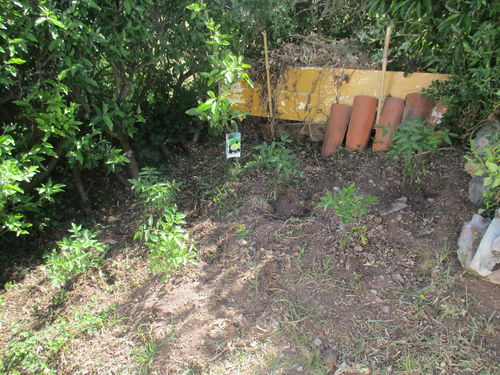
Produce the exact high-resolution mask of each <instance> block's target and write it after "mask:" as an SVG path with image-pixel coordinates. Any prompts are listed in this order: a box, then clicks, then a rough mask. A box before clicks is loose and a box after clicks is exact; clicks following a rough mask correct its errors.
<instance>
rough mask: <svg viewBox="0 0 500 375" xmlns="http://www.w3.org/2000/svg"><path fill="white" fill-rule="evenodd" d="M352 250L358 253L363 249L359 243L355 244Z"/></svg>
mask: <svg viewBox="0 0 500 375" xmlns="http://www.w3.org/2000/svg"><path fill="white" fill-rule="evenodd" d="M354 250H355V251H357V252H358V253H361V252H362V251H363V247H362V246H361V245H356V246H354Z"/></svg>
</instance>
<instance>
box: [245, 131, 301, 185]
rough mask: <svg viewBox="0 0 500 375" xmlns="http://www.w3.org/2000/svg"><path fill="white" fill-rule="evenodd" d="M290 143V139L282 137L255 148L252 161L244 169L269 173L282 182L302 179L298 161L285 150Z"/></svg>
mask: <svg viewBox="0 0 500 375" xmlns="http://www.w3.org/2000/svg"><path fill="white" fill-rule="evenodd" d="M290 143H292V140H291V139H289V138H288V137H287V136H282V137H281V138H280V140H279V141H273V142H272V143H271V144H268V143H263V144H262V145H259V146H256V147H255V149H256V150H257V151H258V152H257V153H256V154H254V155H252V160H251V161H249V162H248V163H247V164H246V166H245V167H246V168H250V167H255V168H257V169H259V170H268V171H271V172H273V174H274V176H275V179H277V180H280V181H282V182H284V181H285V180H288V179H290V178H291V177H304V173H303V172H302V171H301V170H300V161H299V160H298V159H297V158H296V157H295V156H293V153H292V151H291V150H290V149H288V148H286V145H287V144H290Z"/></svg>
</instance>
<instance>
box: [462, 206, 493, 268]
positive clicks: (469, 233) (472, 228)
mask: <svg viewBox="0 0 500 375" xmlns="http://www.w3.org/2000/svg"><path fill="white" fill-rule="evenodd" d="M490 222H491V221H490V220H489V219H485V218H484V217H482V216H481V215H477V214H476V215H474V216H473V217H472V220H471V221H468V222H466V223H464V226H463V227H462V233H461V234H460V238H459V239H458V250H457V255H458V260H459V261H460V264H461V265H462V267H463V268H465V269H469V270H470V269H471V268H470V263H471V261H472V258H473V257H474V255H475V253H476V249H477V247H478V246H479V243H480V242H481V239H482V238H483V234H484V232H486V229H487V228H488V225H490Z"/></svg>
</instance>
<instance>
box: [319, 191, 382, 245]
mask: <svg viewBox="0 0 500 375" xmlns="http://www.w3.org/2000/svg"><path fill="white" fill-rule="evenodd" d="M377 202H378V198H377V197H375V196H373V195H368V196H367V197H363V196H361V195H360V194H359V193H358V191H357V189H356V184H355V183H352V184H350V185H349V186H347V187H345V188H343V189H342V190H340V191H339V192H337V193H336V194H332V192H330V191H328V192H327V193H326V194H325V195H324V196H322V197H321V200H320V202H319V203H318V204H317V206H316V207H318V208H322V209H323V210H324V211H326V210H329V209H333V210H334V211H335V215H336V216H338V217H339V218H340V221H341V222H342V223H344V224H351V232H352V234H353V235H354V236H355V237H356V238H358V239H359V240H360V242H361V243H362V244H363V245H365V244H366V243H367V242H368V238H367V237H366V232H367V231H368V227H367V226H366V225H363V224H361V219H363V218H364V217H365V216H366V214H368V212H369V211H370V206H372V205H374V204H376V203H377ZM348 239H349V240H352V237H350V236H349V237H348Z"/></svg>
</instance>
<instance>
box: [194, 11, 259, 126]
mask: <svg viewBox="0 0 500 375" xmlns="http://www.w3.org/2000/svg"><path fill="white" fill-rule="evenodd" d="M188 9H189V10H191V11H192V12H193V15H192V18H193V19H197V18H199V19H200V20H201V21H202V22H203V24H204V25H205V27H206V28H207V29H208V30H209V32H210V39H209V40H207V44H208V45H210V46H211V53H210V55H209V59H210V66H211V68H212V70H211V71H210V72H202V73H201V76H203V77H204V78H205V79H206V80H207V85H208V87H215V88H216V90H215V91H217V93H215V92H214V91H213V90H208V91H207V95H208V99H207V100H205V101H204V102H201V103H200V104H199V105H198V107H196V108H191V109H189V110H188V111H186V113H187V114H188V115H191V116H198V117H199V118H200V119H201V120H204V121H208V123H209V124H210V126H211V128H212V129H214V130H215V131H216V132H218V133H221V132H223V131H224V130H228V131H236V130H237V129H238V124H237V122H236V120H241V119H243V118H245V116H246V114H244V113H241V112H239V111H238V110H235V109H233V108H231V104H232V103H231V101H230V100H229V99H228V96H229V94H227V93H226V91H227V90H228V89H229V88H230V87H231V86H232V85H233V84H234V83H235V82H236V81H237V80H238V79H242V80H243V81H245V82H247V83H248V84H249V85H250V86H253V84H252V81H251V80H250V77H249V76H248V74H247V73H245V69H248V68H250V65H248V64H245V63H243V56H236V55H235V54H234V53H233V52H231V51H230V50H229V49H227V46H229V41H228V39H230V38H231V36H230V35H229V34H223V33H221V31H220V29H221V25H219V24H216V23H215V21H214V20H213V19H212V18H211V17H210V16H209V14H208V12H207V10H206V4H205V3H204V2H199V3H193V4H190V5H189V6H188Z"/></svg>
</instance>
